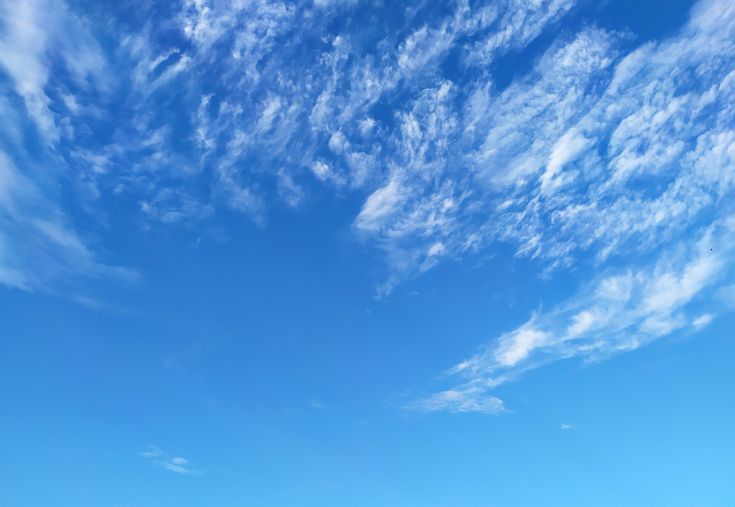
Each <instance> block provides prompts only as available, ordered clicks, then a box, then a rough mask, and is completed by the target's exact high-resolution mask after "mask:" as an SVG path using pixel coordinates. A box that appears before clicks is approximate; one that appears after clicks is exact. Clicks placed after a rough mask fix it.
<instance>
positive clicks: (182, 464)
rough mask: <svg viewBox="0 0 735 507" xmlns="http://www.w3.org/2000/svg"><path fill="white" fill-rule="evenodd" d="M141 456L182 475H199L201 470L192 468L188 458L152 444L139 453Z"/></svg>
mask: <svg viewBox="0 0 735 507" xmlns="http://www.w3.org/2000/svg"><path fill="white" fill-rule="evenodd" d="M140 455H141V456H143V457H144V458H147V459H148V460H150V461H151V462H152V463H153V464H155V465H156V466H159V467H161V468H163V469H164V470H168V471H169V472H174V473H177V474H182V475H201V474H202V472H201V471H199V470H195V469H194V468H192V466H191V463H190V462H189V460H188V459H186V458H183V457H181V456H173V455H171V454H169V453H167V452H166V451H163V450H161V449H159V448H158V447H156V446H154V445H152V446H149V447H148V449H146V450H145V451H143V452H141V453H140Z"/></svg>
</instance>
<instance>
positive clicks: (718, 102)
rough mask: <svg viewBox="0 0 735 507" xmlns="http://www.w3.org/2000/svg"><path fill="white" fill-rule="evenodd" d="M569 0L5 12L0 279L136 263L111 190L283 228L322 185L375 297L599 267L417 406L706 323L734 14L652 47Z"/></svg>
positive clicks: (714, 274) (727, 124)
mask: <svg viewBox="0 0 735 507" xmlns="http://www.w3.org/2000/svg"><path fill="white" fill-rule="evenodd" d="M574 7H575V2H574V1H573V0H538V1H533V2H525V1H518V0H502V1H496V2H470V1H469V0H454V1H452V2H449V3H448V4H446V5H442V6H437V5H433V4H427V3H426V2H408V3H405V4H398V3H390V2H383V3H374V2H361V1H358V0H354V1H352V0H349V1H315V2H300V3H298V2H297V3H292V2H280V1H264V0H226V1H210V0H183V1H181V2H175V3H173V4H172V5H171V6H170V8H169V9H155V8H153V7H152V6H151V5H149V4H147V3H142V4H141V5H140V12H137V13H135V14H134V15H132V16H131V14H129V13H127V11H126V13H123V12H122V10H115V9H113V11H112V12H111V15H109V16H107V17H105V19H104V22H105V23H106V25H105V26H107V27H108V29H106V32H105V33H101V32H100V30H99V28H98V27H100V26H102V19H101V18H100V17H99V16H100V14H99V13H98V12H96V11H95V10H94V9H89V10H87V11H84V10H82V9H81V8H80V6H76V10H73V9H71V8H70V7H68V6H65V4H64V3H63V2H46V1H45V0H32V1H27V2H23V3H22V4H21V5H10V4H6V5H3V7H1V8H0V9H1V10H0V16H1V17H2V21H3V23H2V26H3V29H2V31H1V32H0V71H1V72H2V79H1V80H0V92H1V93H0V112H2V113H3V114H2V116H3V120H2V121H0V131H1V132H2V134H3V135H2V138H1V139H0V197H2V201H1V202H0V283H2V284H4V285H9V286H12V287H16V288H21V289H26V290H39V289H42V288H44V289H47V290H48V289H49V288H51V287H57V286H58V285H59V284H60V283H63V282H67V281H69V280H75V279H78V278H118V279H133V278H135V274H134V272H132V271H130V270H126V269H123V268H119V267H114V266H112V265H110V264H111V263H107V262H103V261H102V260H100V259H101V257H103V256H102V255H101V254H100V253H99V251H100V250H101V249H98V248H93V247H92V246H90V245H91V243H92V242H91V241H90V240H89V239H85V238H87V236H86V235H85V234H83V232H85V231H84V230H83V229H82V227H81V226H80V225H79V223H86V222H89V221H92V222H94V223H96V224H97V226H99V227H104V226H105V214H106V210H107V209H108V208H109V207H110V206H109V205H110V204H111V203H118V202H123V203H126V204H132V206H131V209H136V210H138V211H139V213H140V215H139V216H138V217H137V218H136V219H137V220H139V222H140V223H142V224H144V226H145V227H148V228H154V227H181V226H184V227H195V226H200V225H201V224H206V223H209V222H212V221H215V220H217V217H218V215H220V214H222V213H235V214H243V215H244V216H246V217H247V219H249V220H251V221H253V222H254V223H256V224H258V225H259V226H267V222H268V215H269V212H270V210H271V209H272V208H273V207H276V206H286V207H288V208H292V209H296V210H297V209H298V208H300V207H302V206H306V205H308V203H309V202H310V200H311V199H313V198H314V197H313V196H314V195H315V194H317V193H318V194H320V195H323V192H321V190H322V188H326V189H328V190H330V191H333V193H334V195H335V197H336V198H340V197H342V196H344V195H348V194H349V195H352V196H356V197H357V198H359V199H361V200H362V206H361V209H360V210H359V212H358V213H357V214H356V215H355V216H354V217H349V220H350V221H351V222H350V223H351V227H352V230H353V232H354V234H355V237H356V238H359V239H360V240H362V241H364V242H366V243H367V244H369V245H372V246H373V247H374V249H375V251H376V252H377V253H378V254H379V256H380V258H381V259H382V262H383V263H384V265H385V270H384V276H383V277H382V279H381V280H380V281H378V282H377V287H376V294H377V296H378V297H387V296H388V295H390V293H391V291H392V290H393V289H394V288H395V287H396V285H398V284H400V283H402V282H404V281H405V280H407V279H410V278H411V277H414V276H418V275H420V274H421V273H422V272H425V271H426V270H429V269H431V268H432V267H433V266H435V265H436V264H437V263H439V262H442V261H444V260H447V259H457V258H464V257H466V256H471V255H475V254H476V253H478V252H483V251H487V250H488V249H491V248H493V246H494V245H497V244H499V243H503V244H508V245H512V246H513V248H515V250H516V252H517V255H518V256H521V257H528V258H531V259H534V260H535V261H536V263H537V264H536V265H537V266H538V267H539V270H540V271H543V272H544V273H546V274H547V275H548V276H553V274H554V272H555V271H557V270H563V269H566V268H568V267H569V266H582V267H586V268H588V269H592V270H594V271H595V272H596V273H600V274H599V275H597V277H596V278H594V279H591V280H586V281H584V282H583V283H582V284H581V286H580V289H579V292H578V293H577V294H576V295H574V296H573V297H572V298H571V299H570V300H569V301H566V302H561V303H559V304H558V306H556V307H554V308H552V309H551V310H549V311H543V312H542V311H539V312H537V313H536V314H534V315H533V316H532V317H531V318H530V319H529V320H528V321H527V322H526V323H525V324H522V325H520V326H519V327H518V328H516V329H515V330H511V331H509V332H508V333H505V334H503V335H502V336H499V337H496V338H495V339H494V340H493V341H491V343H490V344H489V345H488V346H487V347H486V348H485V349H483V351H482V352H480V353H478V354H477V355H476V356H474V357H472V358H470V359H469V360H467V361H465V362H463V363H462V364H461V365H458V366H457V367H456V368H454V369H453V370H452V373H453V374H455V375H456V376H457V377H458V379H459V380H458V381H457V382H458V383H457V385H455V386H453V387H450V388H449V389H447V390H445V391H443V392H439V393H437V394H435V395H433V396H428V397H426V398H425V399H422V400H418V401H416V402H413V403H412V404H411V405H412V406H413V407H414V408H420V409H423V410H438V409H447V410H451V411H456V412H468V411H481V412H498V411H502V410H504V406H503V403H502V401H500V400H499V399H498V398H496V397H495V396H494V395H493V394H492V393H491V391H492V390H493V389H494V388H495V387H497V386H498V385H500V384H502V383H503V382H505V381H506V380H508V379H511V378H514V377H515V376H516V375H517V374H518V373H520V372H522V371H524V370H526V369H528V368H531V367H535V366H537V365H539V364H543V363H544V362H547V361H551V360H556V359H559V358H564V357H572V356H581V357H584V358H586V359H595V358H599V357H605V356H607V355H609V354H611V353H614V352H616V351H621V350H629V349H632V348H635V347H637V346H640V345H641V344H644V343H647V342H649V341H651V340H653V339H656V338H658V337H661V336H664V335H666V334H668V333H670V332H672V331H674V330H677V329H683V328H686V327H688V326H691V327H693V328H695V329H699V328H702V327H704V326H706V325H707V324H708V323H709V322H710V321H711V320H712V319H713V318H714V317H715V316H716V314H717V312H718V311H719V308H720V307H718V306H717V305H718V304H719V303H717V301H721V300H725V299H726V298H725V297H724V296H722V294H726V293H727V290H728V289H727V287H730V286H731V285H732V280H731V278H730V271H731V264H732V263H731V261H730V260H729V259H730V255H729V254H730V253H731V243H732V237H731V231H732V223H731V221H730V220H729V217H730V216H731V215H732V212H733V204H732V203H733V202H735V201H733V193H734V192H733V191H734V184H735V177H734V176H733V174H735V173H733V170H732V168H733V165H734V163H735V124H734V120H733V118H735V114H734V113H735V111H733V107H735V106H734V105H733V104H735V96H734V94H735V47H734V45H735V42H733V41H735V6H733V5H731V2H727V1H725V0H700V1H699V2H697V3H696V5H695V6H694V8H693V10H692V12H691V14H690V18H689V20H688V22H687V23H686V24H685V25H684V26H683V27H681V28H680V29H679V30H678V31H677V32H676V33H675V34H673V35H670V36H669V37H668V38H667V39H665V40H660V41H652V42H648V43H645V44H639V45H637V46H636V45H635V43H634V38H633V36H632V35H631V34H629V33H618V32H614V31H611V30H606V29H603V28H600V27H596V26H594V25H593V24H590V23H587V24H584V25H582V27H581V28H578V29H577V28H575V29H574V30H557V28H558V27H559V26H560V24H562V23H563V22H564V20H565V19H566V16H567V15H568V14H569V13H570V12H571V11H572V10H573V9H574ZM124 14H125V15H124ZM575 26H576V25H575ZM96 27H97V28H96ZM110 27H114V29H109V28H110ZM542 35H546V36H547V37H545V38H544V39H543V40H541V43H540V44H539V45H538V46H534V47H533V48H532V47H531V46H532V45H533V44H532V43H533V42H535V41H539V40H540V37H541V36H542ZM519 59H522V60H523V62H521V63H523V64H524V65H518V68H516V69H513V70H515V71H517V72H516V73H515V74H511V76H512V77H511V79H510V80H509V83H508V84H499V83H498V82H497V80H496V78H495V75H496V66H497V65H499V64H500V63H502V62H506V63H507V62H508V61H511V62H515V63H518V62H519ZM529 61H530V63H531V65H530V66H528V65H526V64H527V63H528V62H529ZM511 65H512V64H511ZM519 69H520V70H519ZM49 167H50V168H51V170H44V168H49ZM58 188H62V189H63V191H64V192H66V193H67V194H68V195H72V196H73V200H74V202H75V204H76V206H75V209H74V213H70V212H68V211H66V210H65V211H62V206H61V199H62V195H60V194H61V192H59V191H58ZM317 190H319V191H320V192H317ZM582 271H584V270H582ZM728 284H729V285H728ZM700 307H701V308H700Z"/></svg>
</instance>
